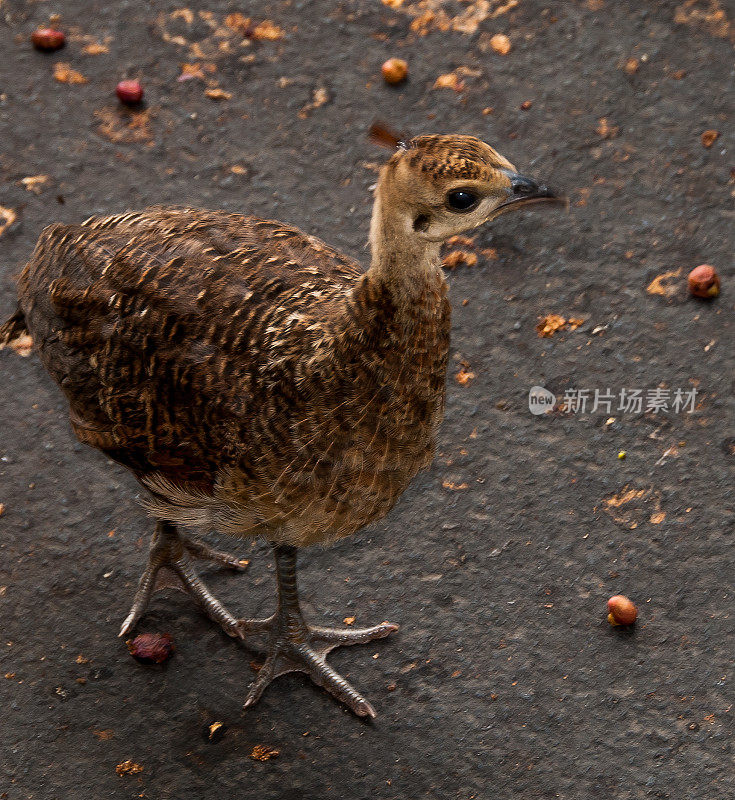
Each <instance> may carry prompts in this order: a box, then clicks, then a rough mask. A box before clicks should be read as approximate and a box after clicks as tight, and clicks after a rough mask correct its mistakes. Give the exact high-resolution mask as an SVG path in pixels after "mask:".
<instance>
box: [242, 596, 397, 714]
mask: <svg viewBox="0 0 735 800" xmlns="http://www.w3.org/2000/svg"><path fill="white" fill-rule="evenodd" d="M239 628H240V631H241V636H242V638H243V639H246V638H249V636H250V635H253V634H258V633H263V632H268V633H269V634H270V638H269V645H268V651H267V652H268V655H267V657H266V660H265V663H264V664H263V665H262V666H261V667H260V669H259V670H258V675H257V677H256V678H255V680H254V681H253V683H252V685H251V687H250V691H249V692H248V696H247V697H246V699H245V704H244V706H243V708H249V707H250V706H252V705H255V703H257V701H258V700H259V699H260V696H261V695H262V694H263V692H264V691H265V688H266V687H267V686H268V684H269V683H270V682H271V681H272V680H274V679H275V678H277V677H278V676H279V675H284V674H285V673H287V672H305V673H306V674H307V675H308V676H309V677H310V678H311V680H312V681H313V682H314V683H315V684H317V686H321V687H322V688H323V689H326V690H327V691H328V692H329V693H330V694H331V695H332V696H333V697H335V698H336V699H337V700H339V701H340V702H342V703H344V704H345V705H346V706H347V707H348V708H349V709H350V710H351V711H353V712H354V713H355V714H357V716H358V717H375V716H376V712H375V709H374V708H373V707H372V705H371V704H370V703H369V702H368V701H367V700H366V699H365V698H364V697H363V696H362V695H361V694H360V693H359V692H358V691H357V690H356V689H354V688H353V687H352V686H351V685H350V684H349V683H348V682H347V681H346V680H345V679H344V678H343V677H342V676H341V675H340V674H339V673H338V672H335V670H333V669H332V668H331V667H330V666H329V664H327V661H326V657H327V654H328V653H329V652H330V651H331V650H334V648H335V647H340V646H341V645H349V644H364V643H366V642H370V641H372V640H373V639H382V638H383V637H385V636H388V635H389V634H391V633H393V632H394V631H397V630H398V625H396V624H395V623H393V622H381V623H380V625H374V626H373V627H371V628H357V629H354V630H353V629H352V628H324V627H321V626H318V625H308V624H307V623H306V622H305V621H304V618H303V617H302V616H301V612H300V611H298V609H291V610H284V609H279V611H278V612H276V614H274V615H273V616H272V617H269V618H267V619H251V620H240V622H239Z"/></svg>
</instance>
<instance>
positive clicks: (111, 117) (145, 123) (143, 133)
mask: <svg viewBox="0 0 735 800" xmlns="http://www.w3.org/2000/svg"><path fill="white" fill-rule="evenodd" d="M94 115H95V117H96V118H97V119H98V120H99V124H98V126H97V133H99V134H100V136H104V137H105V139H109V140H110V141H111V142H115V143H118V142H124V143H126V144H129V143H134V142H141V143H143V144H146V145H147V146H148V147H151V146H152V145H153V135H152V133H151V129H150V120H151V110H150V109H145V110H144V111H129V110H123V111H120V110H118V109H116V108H114V109H113V108H101V109H99V110H98V111H95V112H94Z"/></svg>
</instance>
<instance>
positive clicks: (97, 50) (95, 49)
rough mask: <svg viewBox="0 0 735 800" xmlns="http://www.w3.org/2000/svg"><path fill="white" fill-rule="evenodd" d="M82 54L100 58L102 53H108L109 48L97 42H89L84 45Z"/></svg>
mask: <svg viewBox="0 0 735 800" xmlns="http://www.w3.org/2000/svg"><path fill="white" fill-rule="evenodd" d="M82 52H83V53H84V54H85V55H87V56H100V55H102V54H103V53H109V52H110V48H109V47H107V45H104V44H100V43H99V42H90V43H89V44H85V45H84V47H83V48H82Z"/></svg>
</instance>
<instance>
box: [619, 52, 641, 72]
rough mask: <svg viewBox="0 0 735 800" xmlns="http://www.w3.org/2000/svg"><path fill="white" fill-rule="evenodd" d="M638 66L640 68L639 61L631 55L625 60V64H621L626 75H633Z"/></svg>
mask: <svg viewBox="0 0 735 800" xmlns="http://www.w3.org/2000/svg"><path fill="white" fill-rule="evenodd" d="M640 68H641V62H640V61H639V60H638V59H637V58H633V57H632V56H631V57H630V58H629V59H627V60H626V62H625V64H623V72H624V73H625V74H626V75H635V74H636V72H638V70H639V69H640Z"/></svg>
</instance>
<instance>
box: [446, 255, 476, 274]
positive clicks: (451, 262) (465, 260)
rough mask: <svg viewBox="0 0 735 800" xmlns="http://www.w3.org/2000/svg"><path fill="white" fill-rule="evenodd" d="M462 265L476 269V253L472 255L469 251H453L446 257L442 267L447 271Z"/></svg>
mask: <svg viewBox="0 0 735 800" xmlns="http://www.w3.org/2000/svg"><path fill="white" fill-rule="evenodd" d="M460 264H465V265H466V266H468V267H474V266H475V265H476V264H477V256H476V255H475V253H470V252H469V251H468V250H452V252H451V253H447V255H446V256H444V260H443V261H442V265H443V266H444V267H446V269H456V268H457V267H458V266H459V265H460Z"/></svg>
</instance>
